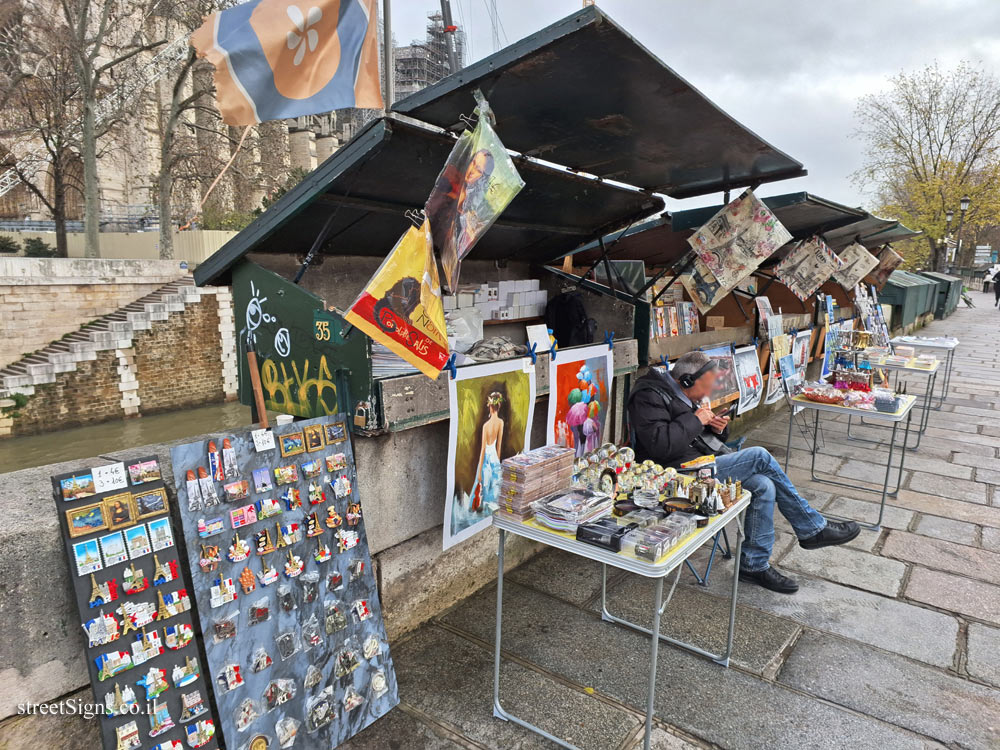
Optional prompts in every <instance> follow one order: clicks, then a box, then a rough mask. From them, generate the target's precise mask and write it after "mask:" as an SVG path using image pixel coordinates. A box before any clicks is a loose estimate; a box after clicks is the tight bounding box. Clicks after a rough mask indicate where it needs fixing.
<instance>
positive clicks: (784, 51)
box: [392, 0, 1000, 209]
mask: <svg viewBox="0 0 1000 750" xmlns="http://www.w3.org/2000/svg"><path fill="white" fill-rule="evenodd" d="M489 5H495V6H496V9H497V15H498V17H499V20H500V23H501V24H502V30H501V31H500V32H499V33H500V40H501V46H506V44H507V43H509V42H514V41H517V40H518V39H521V38H523V37H525V36H527V35H529V34H531V33H532V32H534V31H537V30H539V29H541V28H543V27H545V26H547V25H549V24H550V23H552V22H554V21H557V20H559V19H560V18H563V17H565V16H567V15H569V14H570V13H573V12H574V11H576V10H578V9H579V8H580V7H581V2H580V0H545V1H544V2H540V1H539V0H533V1H532V0H452V14H453V16H454V21H455V23H456V24H457V25H459V26H460V27H461V28H462V29H463V30H464V31H465V33H466V36H467V39H468V42H469V45H468V46H469V48H470V50H469V52H468V53H467V58H466V62H467V63H468V62H474V61H476V60H479V59H482V58H483V57H486V56H487V55H489V54H491V53H492V52H493V51H494V50H495V48H494V42H493V28H492V24H491V21H490V14H489V13H488V12H487V8H488V6H489ZM598 6H599V7H600V8H601V10H603V11H604V12H605V13H607V14H608V15H609V16H610V17H611V18H612V19H614V20H615V22H617V23H618V24H619V25H620V26H622V27H624V28H625V29H626V31H628V32H629V33H631V34H632V35H633V36H634V37H635V38H636V39H638V41H639V42H641V43H642V44H643V45H645V46H646V47H647V48H648V49H649V50H651V51H652V52H653V53H654V54H655V55H657V56H658V57H659V58H660V59H661V60H663V62H664V63H666V64H667V65H668V66H670V67H671V68H673V69H674V70H675V71H676V72H677V73H678V74H680V75H681V76H682V77H684V78H686V79H687V80H688V81H690V82H691V83H692V84H693V85H694V86H696V87H697V88H698V89H699V90H700V91H701V92H702V93H703V94H705V96H707V97H708V98H709V99H711V100H712V101H714V102H715V103H716V104H717V105H718V106H720V107H721V108H722V109H724V110H725V111H726V112H728V113H729V114H730V115H732V116H733V117H735V118H736V119H737V120H739V121H740V122H742V123H743V124H745V125H746V126H747V127H749V128H750V129H751V130H753V131H754V132H756V133H757V134H758V135H760V136H761V137H762V138H764V140H766V141H768V142H770V143H771V144H772V145H774V146H776V147H777V148H779V149H781V150H782V151H785V152H786V153H787V154H789V155H790V156H792V157H793V158H795V159H798V160H799V161H801V162H802V163H803V164H804V165H805V166H806V169H808V170H809V176H808V177H803V178H800V179H796V180H785V181H783V182H778V183H772V184H769V185H764V186H762V187H761V189H760V191H759V192H760V194H761V195H773V194H779V193H788V192H795V191H799V190H808V191H810V192H813V193H816V194H817V195H821V196H823V197H824V198H829V199H831V200H835V201H838V202H841V203H846V204H849V205H863V206H864V207H866V208H870V207H871V206H870V205H867V204H869V203H870V201H869V200H868V199H867V198H866V197H865V196H864V195H863V194H862V193H861V192H860V191H859V190H858V189H857V188H856V187H855V185H853V184H852V182H851V180H850V175H851V173H852V172H853V171H854V170H856V169H857V168H858V167H859V166H860V164H861V157H862V152H861V149H862V147H861V143H860V142H859V141H858V140H856V139H854V138H852V137H851V134H852V132H853V130H854V127H855V125H854V107H855V102H856V100H857V98H858V97H859V96H861V95H863V94H867V93H873V92H877V91H880V90H883V89H884V88H885V86H886V82H887V80H888V78H889V77H890V76H892V75H894V74H896V73H898V72H899V71H901V70H914V69H917V68H920V67H922V66H924V65H926V64H928V63H931V62H933V61H934V60H935V59H937V60H938V61H939V62H940V63H941V64H942V65H943V66H945V67H951V66H954V65H955V64H957V63H958V62H959V61H961V60H969V61H971V62H975V63H980V64H982V65H983V66H985V67H986V68H988V69H990V70H991V71H993V72H994V73H997V74H1000V0H933V1H931V0H827V1H826V2H808V1H805V2H804V1H803V0H761V1H760V2H757V3H747V2H742V1H740V0H603V2H599V3H598ZM436 9H440V4H439V3H438V2H435V1H434V0H393V3H392V21H393V36H394V37H395V39H396V43H397V44H403V43H406V42H409V41H410V40H411V39H416V38H422V37H423V36H424V27H425V25H426V17H427V13H428V12H429V11H432V10H436ZM501 136H502V134H501ZM716 202H718V201H717V200H709V199H707V198H706V197H702V198H695V199H692V200H690V201H684V202H678V201H669V203H670V204H671V205H670V208H674V209H676V208H678V207H681V206H683V207H688V206H694V205H706V204H709V203H716Z"/></svg>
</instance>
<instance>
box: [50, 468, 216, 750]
mask: <svg viewBox="0 0 1000 750" xmlns="http://www.w3.org/2000/svg"><path fill="white" fill-rule="evenodd" d="M52 484H53V490H54V493H55V501H56V507H57V510H58V514H59V526H60V528H61V530H62V533H63V539H64V540H65V542H66V552H67V554H68V556H69V568H70V576H71V580H72V583H73V592H74V595H75V597H76V602H77V605H78V607H79V611H80V615H81V622H80V624H81V625H82V627H83V629H84V633H85V635H84V638H85V640H86V643H87V645H86V648H85V651H86V661H87V668H88V670H89V672H90V681H91V684H92V686H93V688H94V697H95V698H96V700H97V703H98V704H100V705H102V706H104V708H105V709H106V711H107V712H108V715H107V716H102V717H100V718H96V719H94V721H97V722H100V732H101V740H102V743H103V745H104V748H105V750H117V749H119V748H128V749H129V750H131V749H132V748H146V749H147V750H150V749H154V748H155V749H156V750H181V748H184V747H202V748H206V749H209V748H216V747H218V746H219V745H218V739H217V737H216V736H215V732H216V731H217V727H218V721H217V719H216V717H215V716H214V713H213V711H212V708H211V705H210V702H209V701H210V696H209V691H208V690H207V684H206V674H205V672H204V664H203V663H202V658H201V656H200V655H199V653H198V647H197V645H196V644H195V642H194V624H193V619H192V612H191V596H190V592H191V584H190V581H187V580H185V577H184V576H183V567H184V566H183V565H179V564H178V544H177V541H178V538H177V536H175V534H174V527H173V524H172V523H171V519H170V508H171V506H172V505H173V504H174V500H173V498H172V497H170V496H169V495H168V493H167V490H166V488H165V486H164V484H163V478H162V476H161V474H160V464H159V462H158V460H157V458H156V457H155V456H147V457H145V458H139V459H135V460H131V461H126V462H123V463H115V464H108V465H105V466H96V467H94V468H90V469H81V470H79V471H76V472H73V473H71V474H60V475H57V476H54V477H52Z"/></svg>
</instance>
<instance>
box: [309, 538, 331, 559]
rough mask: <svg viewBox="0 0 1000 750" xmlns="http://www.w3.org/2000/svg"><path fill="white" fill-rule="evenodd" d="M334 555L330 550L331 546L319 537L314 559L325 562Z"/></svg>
mask: <svg viewBox="0 0 1000 750" xmlns="http://www.w3.org/2000/svg"><path fill="white" fill-rule="evenodd" d="M332 556H333V553H331V552H330V548H329V547H328V546H327V545H325V544H323V540H322V539H317V540H316V553H315V554H314V555H313V560H315V561H316V562H318V563H324V562H326V561H327V560H329V559H330V558H331V557H332Z"/></svg>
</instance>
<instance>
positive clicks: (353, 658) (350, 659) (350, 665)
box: [333, 648, 361, 677]
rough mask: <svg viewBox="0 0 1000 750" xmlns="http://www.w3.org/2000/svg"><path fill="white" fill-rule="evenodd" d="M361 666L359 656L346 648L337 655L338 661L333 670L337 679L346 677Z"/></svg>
mask: <svg viewBox="0 0 1000 750" xmlns="http://www.w3.org/2000/svg"><path fill="white" fill-rule="evenodd" d="M360 666H361V662H360V661H359V660H358V655H357V653H355V651H354V650H353V649H350V648H345V649H343V650H342V651H341V652H340V653H339V654H337V661H336V664H335V665H334V668H333V674H334V675H335V676H336V677H346V676H347V675H349V674H350V673H351V672H353V671H354V670H355V669H357V668H358V667H360Z"/></svg>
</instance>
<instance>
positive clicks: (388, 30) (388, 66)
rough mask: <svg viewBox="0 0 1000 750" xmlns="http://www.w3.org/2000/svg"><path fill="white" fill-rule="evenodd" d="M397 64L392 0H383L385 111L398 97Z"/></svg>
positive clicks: (383, 85)
mask: <svg viewBox="0 0 1000 750" xmlns="http://www.w3.org/2000/svg"><path fill="white" fill-rule="evenodd" d="M394 73H395V66H394V65H393V60H392V0H382V79H383V84H382V87H383V88H384V89H385V91H384V94H385V102H384V105H385V111H386V112H388V111H389V110H390V109H391V108H392V102H393V100H394V99H395V98H396V85H395V84H396V82H395V76H394Z"/></svg>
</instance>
